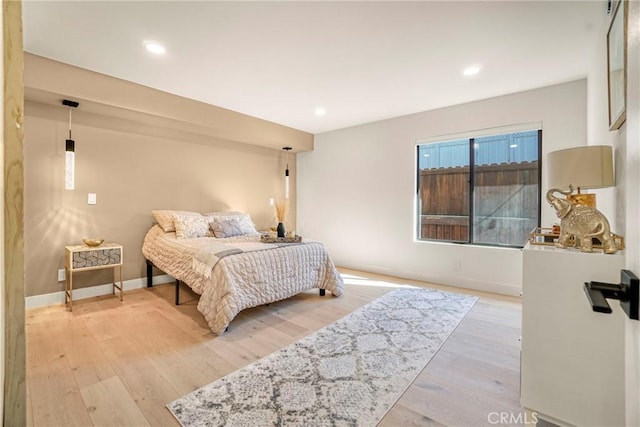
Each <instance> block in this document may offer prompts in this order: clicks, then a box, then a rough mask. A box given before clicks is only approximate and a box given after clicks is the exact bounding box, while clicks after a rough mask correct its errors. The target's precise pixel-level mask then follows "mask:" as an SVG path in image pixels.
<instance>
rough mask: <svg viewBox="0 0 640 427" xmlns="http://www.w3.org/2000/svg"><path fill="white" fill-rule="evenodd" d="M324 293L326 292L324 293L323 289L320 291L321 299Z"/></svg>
mask: <svg viewBox="0 0 640 427" xmlns="http://www.w3.org/2000/svg"><path fill="white" fill-rule="evenodd" d="M325 292H326V291H325V290H324V289H320V296H321V297H323V296H324V294H325Z"/></svg>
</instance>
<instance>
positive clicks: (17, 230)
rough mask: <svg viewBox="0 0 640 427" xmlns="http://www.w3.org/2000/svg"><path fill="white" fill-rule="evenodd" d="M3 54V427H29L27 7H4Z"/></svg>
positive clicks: (7, 0)
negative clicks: (25, 140)
mask: <svg viewBox="0 0 640 427" xmlns="http://www.w3.org/2000/svg"><path fill="white" fill-rule="evenodd" d="M2 22H3V26H2V27H3V33H2V44H3V51H4V56H3V58H4V62H3V76H4V79H3V80H4V92H3V95H4V111H3V113H4V114H3V116H4V120H3V131H4V146H3V151H4V188H3V190H4V191H3V193H4V206H3V213H4V224H3V231H2V235H3V248H2V252H4V265H3V269H4V271H3V275H2V283H1V285H2V288H3V289H2V292H3V314H4V331H3V333H4V336H3V347H4V384H3V386H4V389H3V390H4V399H3V413H2V415H3V425H5V426H24V425H26V424H27V420H26V416H27V409H26V400H27V393H26V344H25V323H24V322H25V306H24V168H23V165H24V163H23V138H24V130H23V121H24V83H23V48H22V3H21V2H20V1H13V0H4V1H3V3H2Z"/></svg>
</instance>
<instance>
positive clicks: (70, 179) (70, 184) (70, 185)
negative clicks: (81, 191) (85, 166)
mask: <svg viewBox="0 0 640 427" xmlns="http://www.w3.org/2000/svg"><path fill="white" fill-rule="evenodd" d="M62 105H66V106H67V107H69V139H67V140H66V141H65V146H64V189H65V190H73V189H74V188H75V181H76V177H75V174H76V165H75V163H76V161H75V155H76V142H75V141H74V140H73V139H71V109H72V108H78V105H80V104H79V103H77V102H75V101H69V100H68V99H63V100H62Z"/></svg>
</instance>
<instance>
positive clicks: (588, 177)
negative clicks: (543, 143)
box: [546, 145, 615, 208]
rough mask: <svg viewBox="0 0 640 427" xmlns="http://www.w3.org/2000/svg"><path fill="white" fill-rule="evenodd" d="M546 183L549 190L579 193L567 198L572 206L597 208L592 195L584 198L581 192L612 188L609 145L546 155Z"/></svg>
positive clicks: (571, 149)
mask: <svg viewBox="0 0 640 427" xmlns="http://www.w3.org/2000/svg"><path fill="white" fill-rule="evenodd" d="M546 169H547V178H548V179H547V183H548V186H549V188H560V189H568V188H569V185H571V186H573V188H577V189H578V193H577V194H571V195H569V196H567V198H568V199H570V200H571V201H572V202H573V204H575V205H582V206H590V207H593V208H595V207H596V195H595V194H583V193H581V192H580V190H581V189H593V188H604V187H612V186H614V185H615V180H614V177H613V151H612V149H611V146H610V145H587V146H583V147H575V148H568V149H565V150H558V151H554V152H551V153H549V154H547V164H546Z"/></svg>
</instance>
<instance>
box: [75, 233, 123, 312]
mask: <svg viewBox="0 0 640 427" xmlns="http://www.w3.org/2000/svg"><path fill="white" fill-rule="evenodd" d="M123 257H124V254H123V248H122V245H120V244H118V243H103V244H101V245H100V246H87V245H75V246H65V257H64V259H65V262H64V266H65V272H66V274H65V281H64V303H65V305H66V306H67V307H68V308H69V311H72V310H73V275H74V274H75V273H79V272H82V271H90V270H100V269H104V268H110V269H112V270H113V294H114V295H115V293H116V289H118V290H119V291H120V301H122V298H123V295H122V293H123V286H122V264H123V259H124V258H123ZM116 270H118V272H119V276H116ZM116 282H118V283H119V284H118V283H116Z"/></svg>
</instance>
